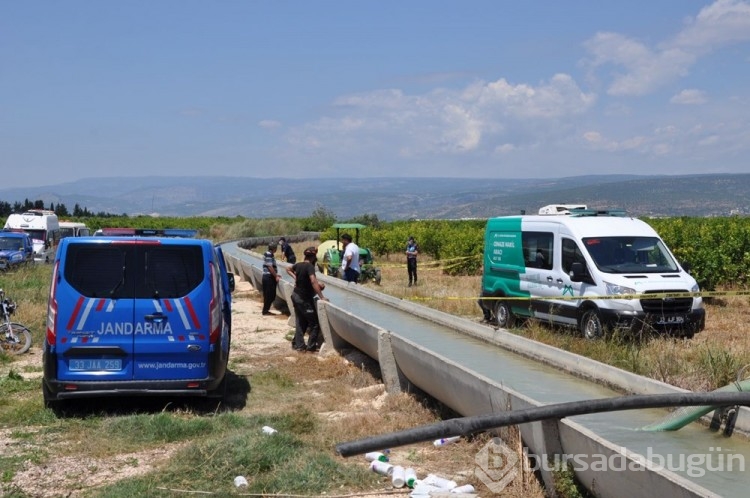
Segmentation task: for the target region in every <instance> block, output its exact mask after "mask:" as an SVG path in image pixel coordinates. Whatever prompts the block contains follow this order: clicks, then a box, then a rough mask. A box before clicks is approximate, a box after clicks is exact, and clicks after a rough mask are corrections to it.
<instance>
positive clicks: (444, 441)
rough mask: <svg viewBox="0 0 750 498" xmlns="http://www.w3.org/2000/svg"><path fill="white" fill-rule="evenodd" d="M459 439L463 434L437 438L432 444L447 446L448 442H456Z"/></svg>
mask: <svg viewBox="0 0 750 498" xmlns="http://www.w3.org/2000/svg"><path fill="white" fill-rule="evenodd" d="M459 439H461V436H451V437H444V438H440V439H436V440H435V441H433V442H432V444H433V445H435V446H445V445H446V444H451V443H455V442H456V441H458V440H459Z"/></svg>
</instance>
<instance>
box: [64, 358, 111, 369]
mask: <svg viewBox="0 0 750 498" xmlns="http://www.w3.org/2000/svg"><path fill="white" fill-rule="evenodd" d="M68 369H69V370H70V371H72V372H100V371H110V372H111V371H118V370H122V360H121V359H116V360H114V359H112V360H110V359H107V360H104V359H88V358H87V359H73V360H70V361H69V363H68Z"/></svg>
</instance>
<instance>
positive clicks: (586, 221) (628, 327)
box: [479, 209, 705, 339]
mask: <svg viewBox="0 0 750 498" xmlns="http://www.w3.org/2000/svg"><path fill="white" fill-rule="evenodd" d="M483 264H484V270H483V275H482V292H481V295H480V300H479V303H480V306H481V307H482V309H483V311H484V314H485V319H486V320H488V321H491V322H494V323H495V324H497V325H499V326H500V327H504V328H511V327H513V326H514V324H515V321H516V318H534V319H538V320H542V321H546V322H550V323H553V324H557V325H564V326H570V327H575V328H577V329H579V330H580V331H581V332H582V334H583V335H584V336H585V337H587V338H589V339H594V338H597V337H599V336H601V335H602V334H603V333H604V331H605V330H607V329H609V330H621V331H627V332H637V331H641V330H644V329H653V330H657V331H660V332H675V333H677V334H678V335H684V336H688V337H690V336H692V335H693V334H694V333H696V332H699V331H701V330H703V328H704V327H705V311H704V309H703V300H702V298H701V297H700V295H695V294H696V293H698V292H699V288H698V284H697V283H696V281H695V279H694V278H693V277H692V276H690V275H689V274H688V273H687V271H685V269H684V268H682V267H681V266H680V264H679V263H678V261H677V260H676V258H675V257H674V256H673V255H672V253H671V252H670V250H669V249H668V248H667V246H666V244H664V242H663V241H662V240H661V238H660V237H659V235H658V234H657V233H656V232H655V231H654V230H653V229H652V228H651V227H650V226H649V225H648V224H647V223H645V222H643V221H641V220H638V219H635V218H631V217H628V216H625V215H624V212H622V211H611V212H610V211H596V210H588V209H577V210H574V211H569V212H568V214H566V215H548V216H544V215H529V216H506V217H498V218H491V219H489V220H488V221H487V227H486V230H485V239H484V261H483Z"/></svg>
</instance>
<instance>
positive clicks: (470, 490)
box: [451, 484, 475, 494]
mask: <svg viewBox="0 0 750 498" xmlns="http://www.w3.org/2000/svg"><path fill="white" fill-rule="evenodd" d="M474 491H475V490H474V486H472V485H471V484H464V485H463V486H458V487H455V488H453V489H451V493H466V494H470V493H473V492H474Z"/></svg>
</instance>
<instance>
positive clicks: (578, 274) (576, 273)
mask: <svg viewBox="0 0 750 498" xmlns="http://www.w3.org/2000/svg"><path fill="white" fill-rule="evenodd" d="M570 279H571V280H572V281H573V282H583V281H584V280H586V267H585V266H583V263H581V262H578V261H577V262H575V263H573V264H571V265H570Z"/></svg>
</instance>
